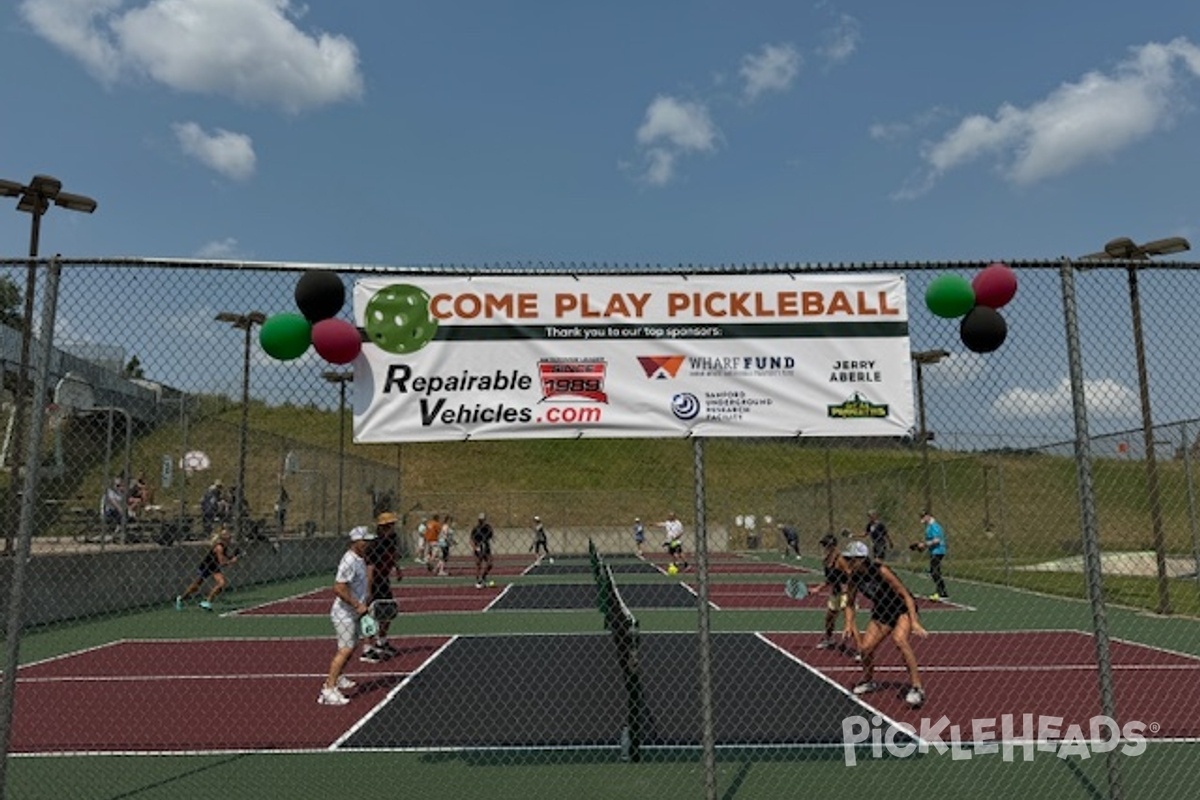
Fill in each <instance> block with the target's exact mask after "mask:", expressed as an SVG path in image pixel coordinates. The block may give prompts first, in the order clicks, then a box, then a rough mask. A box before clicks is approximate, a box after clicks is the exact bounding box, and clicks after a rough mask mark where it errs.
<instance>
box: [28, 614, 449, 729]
mask: <svg viewBox="0 0 1200 800" xmlns="http://www.w3.org/2000/svg"><path fill="white" fill-rule="evenodd" d="M448 641H449V639H447V638H446V637H433V636H428V637H410V636H406V637H402V638H393V639H392V643H393V644H394V645H396V646H397V647H398V648H399V649H400V653H399V654H398V655H396V656H395V657H393V658H392V659H390V660H388V661H385V662H383V663H380V664H364V663H362V662H360V661H357V660H355V661H352V662H351V663H350V664H349V665H348V667H347V669H346V672H345V674H346V675H348V676H349V677H350V678H352V679H353V680H355V681H357V682H358V684H359V685H358V687H356V688H355V689H351V690H348V691H347V692H346V695H347V696H348V697H350V698H351V702H350V703H349V704H348V705H345V706H319V705H317V702H316V699H317V694H318V692H319V690H320V688H321V685H322V683H323V682H324V679H325V672H326V670H327V669H328V668H329V660H330V658H331V657H332V656H333V651H334V645H333V640H332V638H330V639H236V640H233V639H224V640H220V641H217V642H214V641H127V642H114V643H113V644H110V645H106V646H104V647H98V648H94V649H91V650H86V651H83V652H80V653H75V654H72V655H67V656H63V657H61V658H56V659H53V660H50V661H44V662H41V663H37V664H31V665H29V666H26V667H22V668H21V671H20V674H19V676H18V684H17V685H18V688H17V693H16V706H15V711H16V713H15V715H14V722H13V738H12V751H13V752H17V753H36V752H51V751H53V752H128V751H139V752H146V751H165V752H178V751H188V750H213V749H219V748H222V747H236V748H238V749H256V748H271V749H281V748H282V749H287V748H305V749H313V748H326V747H329V746H330V745H332V744H334V743H335V742H336V741H337V739H338V738H339V737H341V736H342V735H343V734H344V733H345V732H346V730H347V729H348V728H349V727H350V726H352V725H353V724H354V723H355V722H356V721H357V720H358V719H360V718H361V717H362V716H363V715H365V714H367V713H369V712H370V710H371V709H372V708H374V707H375V706H376V705H378V704H379V703H380V702H381V701H383V700H384V699H385V697H386V696H387V694H388V692H389V690H390V689H391V688H392V687H394V686H396V685H397V684H399V683H400V682H401V681H403V680H404V679H405V678H406V677H407V676H408V675H410V674H411V673H412V672H413V671H415V670H416V669H418V668H419V667H421V666H422V665H423V664H425V663H426V662H427V661H429V660H430V659H431V658H432V657H433V656H434V655H436V653H437V652H438V651H439V650H440V649H441V648H442V647H444V646H445V645H446V643H447V642H448ZM182 709H188V713H186V714H181V715H178V716H176V715H174V713H173V712H175V711H176V710H182ZM267 717H269V719H266V718H267Z"/></svg>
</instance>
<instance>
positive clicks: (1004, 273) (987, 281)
mask: <svg viewBox="0 0 1200 800" xmlns="http://www.w3.org/2000/svg"><path fill="white" fill-rule="evenodd" d="M971 288H972V289H974V290H975V305H978V306H987V307H988V308H1002V307H1003V306H1004V305H1005V304H1006V303H1007V302H1008V301H1009V300H1012V299H1013V295H1015V294H1016V293H1017V273H1015V272H1013V271H1012V268H1011V267H1009V266H1008V265H1007V264H989V265H988V266H986V267H984V268H983V270H982V271H981V272H980V273H979V274H978V275H976V276H975V280H973V281H971Z"/></svg>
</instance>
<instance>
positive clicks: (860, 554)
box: [842, 542, 871, 558]
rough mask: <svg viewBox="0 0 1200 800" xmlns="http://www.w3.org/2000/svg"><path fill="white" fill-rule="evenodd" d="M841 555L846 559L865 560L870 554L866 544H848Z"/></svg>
mask: <svg viewBox="0 0 1200 800" xmlns="http://www.w3.org/2000/svg"><path fill="white" fill-rule="evenodd" d="M842 555H843V556H845V557H846V558H867V557H869V556H870V555H871V553H870V551H869V550H867V543H866V542H850V543H848V544H847V545H846V549H845V550H843V551H842Z"/></svg>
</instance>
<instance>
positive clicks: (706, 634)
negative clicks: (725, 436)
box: [692, 436, 717, 800]
mask: <svg viewBox="0 0 1200 800" xmlns="http://www.w3.org/2000/svg"><path fill="white" fill-rule="evenodd" d="M692 471H693V481H694V483H695V488H694V492H695V501H696V605H697V606H698V608H699V618H698V620H697V635H698V637H699V653H700V656H699V661H700V665H699V666H700V676H699V677H700V727H701V730H700V741H701V746H702V748H703V751H704V797H705V798H706V800H717V734H716V722H715V719H714V714H713V677H712V631H711V620H710V617H709V609H708V522H707V520H706V519H705V513H704V505H705V502H706V499H705V494H704V439H703V438H701V437H699V436H697V437H695V438H694V439H692Z"/></svg>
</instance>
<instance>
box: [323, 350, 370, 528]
mask: <svg viewBox="0 0 1200 800" xmlns="http://www.w3.org/2000/svg"><path fill="white" fill-rule="evenodd" d="M321 377H322V378H324V379H325V380H327V381H329V382H330V383H336V384H337V385H338V483H337V487H338V490H337V491H338V499H337V530H338V533H341V532H342V531H343V528H342V495H343V494H344V489H345V474H346V384H347V383H349V382H350V381H352V380H354V373H353V372H322V373H321ZM372 511H374V509H372Z"/></svg>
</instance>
